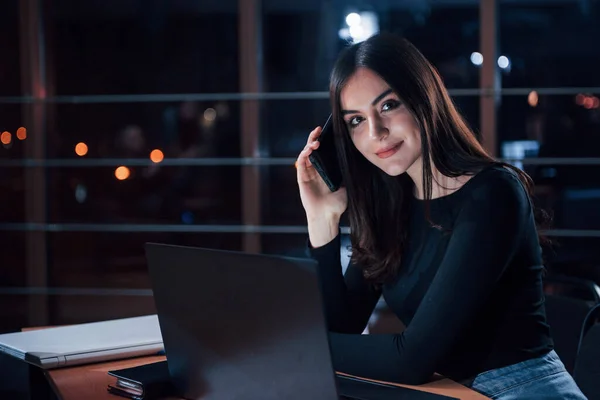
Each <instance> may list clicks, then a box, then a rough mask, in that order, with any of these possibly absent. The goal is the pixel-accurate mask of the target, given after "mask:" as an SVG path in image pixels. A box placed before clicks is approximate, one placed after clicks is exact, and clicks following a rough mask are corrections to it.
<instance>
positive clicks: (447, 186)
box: [407, 163, 473, 200]
mask: <svg viewBox="0 0 600 400" xmlns="http://www.w3.org/2000/svg"><path fill="white" fill-rule="evenodd" d="M431 164H432V165H431V175H432V177H431V199H436V198H438V197H444V196H447V195H449V194H452V193H454V192H455V191H457V190H458V189H460V188H461V187H462V186H463V185H464V184H465V183H467V181H468V180H469V179H471V178H472V177H473V175H461V176H458V177H455V178H452V177H449V176H445V175H443V174H442V173H441V172H440V171H438V169H437V168H436V167H435V166H434V165H433V163H431ZM407 174H408V175H409V176H410V178H411V179H412V181H413V183H414V184H415V192H414V196H415V197H416V198H417V199H419V200H423V199H425V189H424V188H423V165H422V164H421V163H419V164H418V165H413V166H412V167H411V168H410V169H409V170H408V171H407Z"/></svg>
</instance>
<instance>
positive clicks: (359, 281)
mask: <svg viewBox="0 0 600 400" xmlns="http://www.w3.org/2000/svg"><path fill="white" fill-rule="evenodd" d="M320 134H321V128H316V129H315V130H313V131H312V132H311V133H310V135H309V137H308V141H307V144H306V146H305V147H304V150H302V152H301V153H300V155H299V156H298V161H297V163H296V168H297V178H298V187H299V190H300V198H301V200H302V205H303V207H304V210H305V212H306V218H307V223H308V235H309V246H308V247H309V253H310V255H311V257H312V258H313V259H315V260H316V261H317V262H318V264H319V268H318V273H319V278H320V281H321V285H322V286H321V291H322V293H323V300H324V303H325V314H326V317H327V322H328V325H329V329H330V330H332V331H335V332H340V333H362V331H363V330H364V328H365V326H366V325H367V322H368V321H369V317H370V316H371V313H372V311H373V309H374V308H375V305H376V304H377V301H378V300H379V297H380V295H381V293H380V292H379V291H378V290H375V289H373V288H372V287H370V286H369V285H368V284H367V283H366V281H365V279H364V277H363V274H362V268H360V267H359V266H354V265H349V266H348V268H347V269H346V274H345V276H344V275H343V274H342V264H341V260H340V250H341V248H340V235H339V222H340V217H341V215H342V214H343V213H344V211H345V210H346V207H347V203H348V200H347V195H346V189H345V188H343V187H342V188H340V189H338V190H337V191H335V192H333V193H332V192H331V191H330V190H329V188H328V187H327V185H326V184H325V182H324V181H323V179H321V177H320V175H319V174H318V172H317V171H316V170H315V168H314V167H313V166H312V164H311V162H310V160H309V155H310V154H311V153H312V151H313V150H315V149H317V148H318V147H319V142H318V140H317V138H318V137H319V135H320Z"/></svg>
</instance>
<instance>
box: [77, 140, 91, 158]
mask: <svg viewBox="0 0 600 400" xmlns="http://www.w3.org/2000/svg"><path fill="white" fill-rule="evenodd" d="M87 152H88V147H87V144H85V143H83V142H79V143H77V145H76V146H75V154H77V155H78V156H79V157H83V156H85V155H86V154H87Z"/></svg>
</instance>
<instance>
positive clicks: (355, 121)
mask: <svg viewBox="0 0 600 400" xmlns="http://www.w3.org/2000/svg"><path fill="white" fill-rule="evenodd" d="M360 121H361V118H360V117H354V118H350V120H349V121H348V126H350V127H355V126H356V125H358V124H359V123H360Z"/></svg>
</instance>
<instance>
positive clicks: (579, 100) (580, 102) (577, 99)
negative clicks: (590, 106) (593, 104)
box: [575, 93, 585, 106]
mask: <svg viewBox="0 0 600 400" xmlns="http://www.w3.org/2000/svg"><path fill="white" fill-rule="evenodd" d="M584 100H585V96H584V95H582V94H581V93H579V94H578V95H577V96H575V102H576V103H577V105H579V106H582V105H583V101H584Z"/></svg>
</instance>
